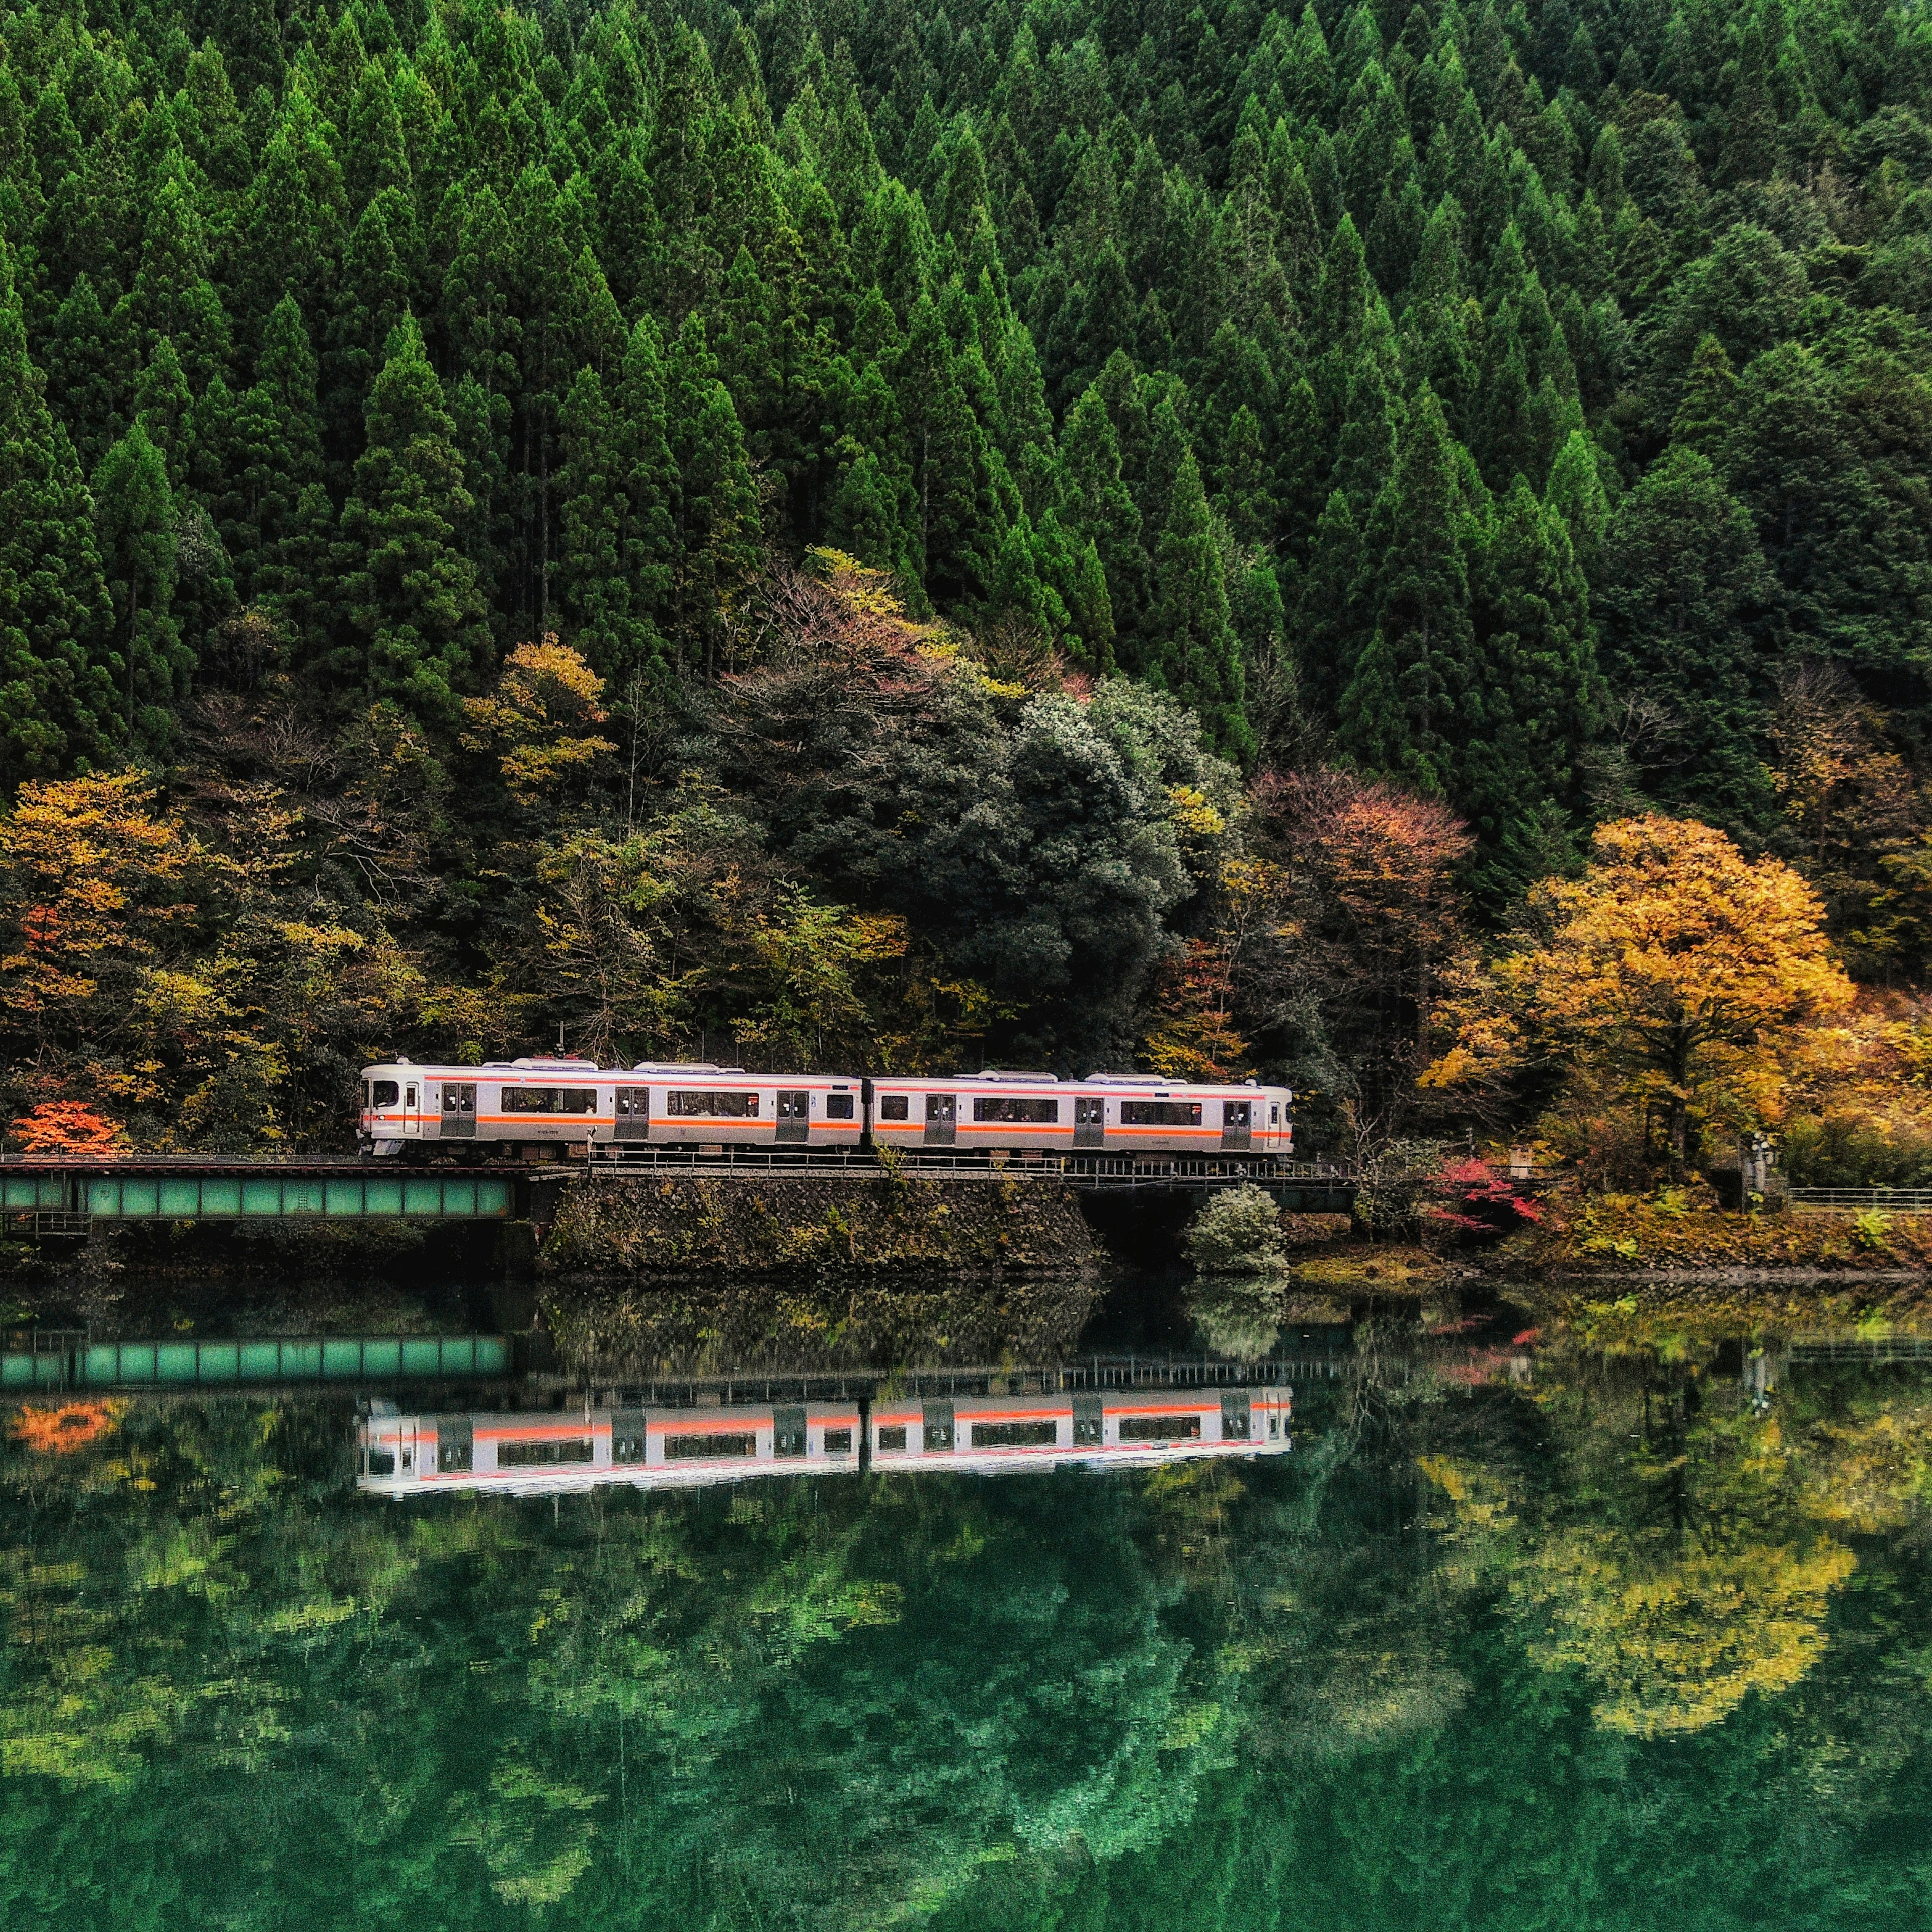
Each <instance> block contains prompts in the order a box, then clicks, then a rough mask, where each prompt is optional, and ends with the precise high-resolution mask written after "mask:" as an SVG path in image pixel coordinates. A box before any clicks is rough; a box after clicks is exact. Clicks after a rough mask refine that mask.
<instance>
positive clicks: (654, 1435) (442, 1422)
mask: <svg viewBox="0 0 1932 1932" xmlns="http://www.w3.org/2000/svg"><path fill="white" fill-rule="evenodd" d="M864 1448H865V1421H864V1414H863V1409H862V1405H861V1404H859V1403H856V1402H847V1403H823V1402H808V1403H799V1404H797V1405H796V1406H785V1405H783V1404H772V1403H737V1404H731V1405H728V1406H727V1405H724V1404H718V1405H715V1406H704V1407H702V1408H693V1409H649V1410H645V1409H591V1410H589V1411H587V1412H586V1411H584V1410H577V1411H575V1412H547V1411H539V1412H527V1411H526V1412H517V1413H512V1414H509V1415H371V1416H370V1417H369V1418H368V1419H367V1420H366V1421H365V1422H364V1423H363V1424H362V1431H361V1440H360V1442H359V1469H358V1476H357V1481H358V1483H359V1487H362V1488H363V1489H365V1490H370V1491H371V1492H373V1493H376V1494H379V1495H383V1496H427V1495H430V1494H432V1493H434V1492H436V1491H438V1490H505V1491H507V1492H508V1493H509V1494H511V1495H512V1496H521V1495H534V1494H542V1495H546V1496H547V1495H550V1494H553V1493H558V1492H560V1491H563V1490H589V1489H595V1488H597V1487H599V1486H600V1485H602V1484H607V1483H625V1484H630V1485H631V1486H632V1487H638V1488H643V1489H684V1488H689V1487H692V1486H694V1485H701V1484H707V1483H723V1482H730V1481H735V1480H737V1479H739V1478H743V1477H745V1476H753V1475H784V1474H786V1473H787V1472H811V1473H814V1474H819V1475H836V1474H838V1472H840V1471H841V1470H850V1471H852V1472H856V1471H857V1469H858V1468H859V1463H860V1461H861V1460H862V1456H863V1454H864Z"/></svg>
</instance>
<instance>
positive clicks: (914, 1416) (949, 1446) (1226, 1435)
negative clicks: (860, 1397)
mask: <svg viewBox="0 0 1932 1932" xmlns="http://www.w3.org/2000/svg"><path fill="white" fill-rule="evenodd" d="M1289 1412H1290V1402H1289V1391H1288V1390H1287V1389H1286V1388H1284V1387H1262V1388H1206V1389H1160V1390H1154V1389H1097V1390H1094V1391H1090V1392H1076V1393H1073V1394H1068V1393H1066V1392H1064V1391H1062V1392H1059V1393H1056V1394H1046V1395H1019V1396H962V1397H953V1398H950V1399H949V1400H944V1401H938V1402H935V1401H931V1400H926V1401H898V1402H893V1401H889V1400H883V1399H882V1400H880V1401H878V1402H876V1403H874V1404H873V1405H872V1411H871V1416H870V1418H868V1420H869V1423H870V1430H871V1440H870V1442H869V1444H868V1448H869V1450H870V1452H871V1453H870V1455H869V1457H868V1461H869V1462H870V1463H871V1466H872V1467H873V1468H874V1469H879V1470H881V1471H883V1470H887V1469H926V1470H931V1469H955V1470H961V1471H965V1472H969V1473H973V1474H977V1475H1005V1474H1010V1473H1011V1472H1013V1471H1014V1470H1016V1469H1027V1468H1031V1467H1037V1466H1039V1465H1040V1464H1041V1463H1061V1462H1068V1461H1076V1462H1082V1463H1096V1464H1105V1465H1112V1464H1122V1465H1131V1464H1134V1463H1169V1462H1176V1461H1186V1460H1189V1459H1190V1458H1193V1457H1220V1456H1257V1455H1268V1454H1283V1453H1284V1452H1286V1450H1287V1448H1288V1447H1289V1429H1288V1424H1289Z"/></svg>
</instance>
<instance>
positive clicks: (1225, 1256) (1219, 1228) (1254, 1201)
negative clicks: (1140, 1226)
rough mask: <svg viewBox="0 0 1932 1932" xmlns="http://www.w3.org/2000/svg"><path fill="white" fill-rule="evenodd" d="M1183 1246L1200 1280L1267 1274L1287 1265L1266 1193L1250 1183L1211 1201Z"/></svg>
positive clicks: (1278, 1219)
mask: <svg viewBox="0 0 1932 1932" xmlns="http://www.w3.org/2000/svg"><path fill="white" fill-rule="evenodd" d="M1184 1246H1185V1247H1186V1248H1187V1258H1188V1259H1189V1260H1190V1261H1191V1262H1193V1264H1194V1265H1195V1266H1196V1268H1199V1269H1200V1270H1201V1271H1202V1273H1203V1274H1271V1273H1273V1272H1274V1271H1276V1270H1277V1269H1279V1268H1282V1267H1283V1266H1284V1265H1285V1264H1286V1244H1284V1243H1283V1240H1282V1233H1281V1211H1280V1208H1277V1206H1276V1205H1275V1204H1274V1197H1273V1196H1271V1195H1270V1194H1269V1193H1268V1191H1267V1190H1266V1189H1265V1188H1261V1187H1255V1186H1254V1185H1253V1184H1251V1183H1250V1184H1244V1185H1243V1186H1241V1187H1231V1188H1230V1189H1229V1190H1228V1191H1227V1192H1226V1193H1225V1194H1217V1195H1215V1196H1213V1197H1212V1198H1211V1199H1210V1200H1209V1201H1208V1204H1207V1205H1206V1206H1205V1207H1204V1208H1202V1210H1201V1211H1200V1212H1199V1214H1196V1216H1195V1217H1194V1220H1193V1223H1192V1224H1191V1225H1190V1227H1189V1229H1188V1230H1187V1235H1186V1236H1185V1238H1184Z"/></svg>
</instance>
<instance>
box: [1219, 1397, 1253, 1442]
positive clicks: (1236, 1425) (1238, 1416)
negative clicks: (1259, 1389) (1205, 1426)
mask: <svg viewBox="0 0 1932 1932" xmlns="http://www.w3.org/2000/svg"><path fill="white" fill-rule="evenodd" d="M1249 1409H1250V1402H1249V1397H1248V1392H1247V1390H1246V1389H1223V1391H1221V1440H1222V1441H1223V1442H1247V1440H1248V1414H1249Z"/></svg>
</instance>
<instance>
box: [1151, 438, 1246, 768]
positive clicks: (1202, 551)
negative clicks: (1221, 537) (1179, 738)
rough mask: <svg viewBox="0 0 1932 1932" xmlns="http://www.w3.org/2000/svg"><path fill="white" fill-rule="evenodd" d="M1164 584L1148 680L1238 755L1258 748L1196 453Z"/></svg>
mask: <svg viewBox="0 0 1932 1932" xmlns="http://www.w3.org/2000/svg"><path fill="white" fill-rule="evenodd" d="M1154 580H1155V584H1156V586H1157V589H1156V597H1155V602H1154V610H1153V613H1152V622H1151V626H1150V629H1151V635H1150V637H1149V640H1148V646H1149V647H1148V676H1149V678H1150V679H1151V681H1152V682H1154V683H1156V684H1157V685H1160V686H1161V687H1162V688H1164V689H1166V690H1168V691H1172V692H1173V694H1175V697H1178V698H1179V699H1180V700H1181V702H1182V703H1184V704H1186V705H1187V706H1189V707H1190V709H1193V711H1194V712H1196V713H1197V714H1198V715H1199V717H1200V718H1201V721H1202V727H1203V728H1204V730H1205V731H1206V733H1207V735H1208V738H1209V739H1210V741H1211V742H1212V743H1213V744H1214V745H1215V746H1216V747H1217V749H1219V750H1220V751H1223V753H1225V754H1226V755H1227V756H1229V757H1236V758H1239V757H1246V756H1247V755H1248V754H1250V753H1251V752H1252V751H1253V749H1254V734H1253V727H1251V726H1250V724H1249V723H1248V720H1247V712H1246V710H1245V709H1244V697H1245V682H1246V677H1245V670H1244V666H1243V664H1242V662H1241V645H1240V642H1239V640H1238V639H1237V638H1236V637H1235V632H1234V628H1233V626H1232V625H1231V624H1230V623H1229V619H1228V585H1227V580H1226V574H1225V572H1224V570H1223V564H1222V560H1221V550H1220V544H1218V543H1217V541H1216V540H1215V534H1214V523H1213V520H1212V518H1211V517H1210V515H1209V513H1208V497H1207V493H1206V492H1205V490H1203V489H1202V487H1201V471H1200V468H1199V465H1198V464H1197V463H1196V462H1195V460H1194V452H1193V451H1192V450H1190V451H1188V452H1187V454H1186V455H1184V456H1183V458H1181V467H1180V469H1179V471H1178V473H1177V474H1176V475H1175V480H1174V487H1173V488H1172V491H1171V492H1170V493H1169V510H1168V517H1167V524H1166V528H1165V529H1163V530H1162V532H1161V534H1160V544H1159V545H1158V547H1157V549H1156V550H1155V552H1154Z"/></svg>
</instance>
